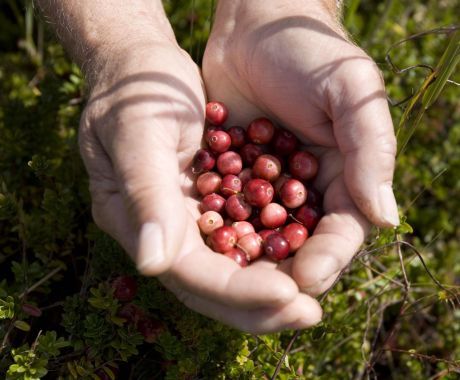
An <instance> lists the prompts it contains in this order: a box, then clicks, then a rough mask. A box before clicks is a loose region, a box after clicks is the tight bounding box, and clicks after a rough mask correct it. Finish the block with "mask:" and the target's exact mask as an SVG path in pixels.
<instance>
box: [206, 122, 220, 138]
mask: <svg viewBox="0 0 460 380" xmlns="http://www.w3.org/2000/svg"><path fill="white" fill-rule="evenodd" d="M223 130H224V129H223V128H222V127H218V126H217V125H210V126H209V127H208V128H206V130H205V132H204V140H205V141H208V136H209V135H210V134H211V133H212V132H216V131H223Z"/></svg>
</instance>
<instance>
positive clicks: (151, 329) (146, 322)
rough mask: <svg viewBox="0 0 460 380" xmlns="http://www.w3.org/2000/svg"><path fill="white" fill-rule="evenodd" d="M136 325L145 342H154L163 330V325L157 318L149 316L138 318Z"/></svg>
mask: <svg viewBox="0 0 460 380" xmlns="http://www.w3.org/2000/svg"><path fill="white" fill-rule="evenodd" d="M136 327H137V331H139V332H140V333H141V335H142V336H143V337H144V341H146V342H147V343H154V342H155V341H156V340H157V339H158V336H159V335H160V334H161V333H162V332H163V331H164V330H165V327H164V325H163V324H162V323H161V322H160V321H159V320H158V319H155V318H151V317H145V318H142V319H140V320H139V322H138V323H137V326H136Z"/></svg>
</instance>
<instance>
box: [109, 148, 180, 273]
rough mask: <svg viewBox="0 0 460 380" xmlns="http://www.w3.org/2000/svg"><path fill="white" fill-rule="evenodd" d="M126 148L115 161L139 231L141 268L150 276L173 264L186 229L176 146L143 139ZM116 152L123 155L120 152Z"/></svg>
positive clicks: (127, 204)
mask: <svg viewBox="0 0 460 380" xmlns="http://www.w3.org/2000/svg"><path fill="white" fill-rule="evenodd" d="M135 146H136V148H135V149H132V150H127V149H125V150H123V154H122V156H121V157H119V158H118V159H117V160H116V161H117V162H116V164H115V165H114V166H115V168H116V170H117V171H119V173H117V174H118V176H119V178H120V180H121V183H120V189H121V193H122V196H123V199H124V204H125V207H126V210H127V215H128V217H129V218H130V219H131V222H132V223H133V225H134V226H133V227H134V230H135V231H136V232H135V233H136V234H137V239H136V244H135V247H136V248H135V251H136V252H135V257H134V260H135V262H136V265H137V268H138V270H139V271H140V272H141V273H142V274H144V275H149V276H156V275H159V274H161V273H163V272H165V271H166V270H168V269H169V268H170V266H171V265H172V262H173V260H174V258H175V257H176V255H177V254H178V252H179V250H180V248H181V246H182V242H183V237H184V235H185V229H186V220H187V217H186V206H185V199H184V196H183V193H182V189H181V185H180V178H179V162H178V158H177V153H176V149H175V147H174V148H173V147H168V146H167V145H166V146H165V145H162V144H161V143H160V142H157V143H155V144H146V143H145V142H144V143H141V144H139V143H138V144H137V145H135ZM117 156H120V155H119V154H117Z"/></svg>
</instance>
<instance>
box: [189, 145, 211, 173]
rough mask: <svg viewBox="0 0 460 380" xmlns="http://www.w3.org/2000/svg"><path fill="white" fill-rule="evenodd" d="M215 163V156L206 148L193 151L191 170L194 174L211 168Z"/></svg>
mask: <svg viewBox="0 0 460 380" xmlns="http://www.w3.org/2000/svg"><path fill="white" fill-rule="evenodd" d="M215 164H216V158H215V157H214V155H213V154H212V152H210V151H209V150H208V149H199V150H198V151H197V152H196V153H195V157H194V158H193V164H192V172H193V173H194V174H198V173H202V172H204V171H208V170H212V168H213V167H214V165H215Z"/></svg>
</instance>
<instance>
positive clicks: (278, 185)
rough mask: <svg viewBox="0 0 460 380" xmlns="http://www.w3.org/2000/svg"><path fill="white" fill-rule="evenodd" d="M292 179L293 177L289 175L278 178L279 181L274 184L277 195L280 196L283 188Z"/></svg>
mask: <svg viewBox="0 0 460 380" xmlns="http://www.w3.org/2000/svg"><path fill="white" fill-rule="evenodd" d="M291 178H292V176H291V175H290V174H289V173H281V175H280V176H279V177H278V179H277V180H276V181H275V183H274V184H273V187H274V188H275V193H276V194H278V195H279V193H280V190H281V188H282V187H283V185H284V183H285V182H286V181H288V180H290V179H291Z"/></svg>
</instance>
